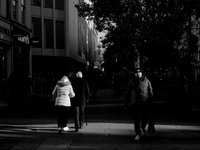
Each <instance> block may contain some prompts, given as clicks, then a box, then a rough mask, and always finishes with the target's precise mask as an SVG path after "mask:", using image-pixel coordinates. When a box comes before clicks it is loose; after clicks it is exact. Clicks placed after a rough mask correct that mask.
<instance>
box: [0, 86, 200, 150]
mask: <svg viewBox="0 0 200 150" xmlns="http://www.w3.org/2000/svg"><path fill="white" fill-rule="evenodd" d="M112 93H113V92H112V90H111V89H101V90H99V91H98V94H97V97H96V99H91V100H90V102H89V103H88V106H87V120H88V121H87V126H86V127H85V128H84V129H81V130H80V132H78V133H76V132H74V124H73V117H72V115H71V113H70V116H69V124H68V126H69V127H70V129H69V131H65V132H63V133H62V134H58V133H57V128H56V127H57V125H56V116H55V112H54V107H53V105H52V104H51V103H40V104H39V103H32V104H19V105H16V104H11V105H7V106H5V105H4V106H1V107H0V149H1V150H49V149H53V150H62V149H63V150H199V149H200V110H199V109H198V108H195V107H188V106H185V105H182V104H179V103H175V102H173V101H172V100H169V99H168V98H167V97H165V96H163V95H162V94H160V93H156V96H155V101H154V113H155V116H156V125H155V127H156V133H153V134H149V133H147V135H146V136H142V138H141V140H140V141H134V136H135V133H134V130H133V129H134V126H133V123H132V117H131V116H130V114H129V113H128V112H126V111H124V109H123V95H119V96H113V95H112ZM40 100H41V101H42V100H43V99H39V98H38V99H37V101H40Z"/></svg>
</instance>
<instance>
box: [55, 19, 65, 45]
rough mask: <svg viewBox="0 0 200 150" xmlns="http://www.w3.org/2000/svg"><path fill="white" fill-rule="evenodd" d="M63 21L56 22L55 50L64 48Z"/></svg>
mask: <svg viewBox="0 0 200 150" xmlns="http://www.w3.org/2000/svg"><path fill="white" fill-rule="evenodd" d="M64 33H65V32H64V21H56V48H57V49H64V48H65V34H64Z"/></svg>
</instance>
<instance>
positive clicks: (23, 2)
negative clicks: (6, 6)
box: [21, 0, 26, 24]
mask: <svg viewBox="0 0 200 150" xmlns="http://www.w3.org/2000/svg"><path fill="white" fill-rule="evenodd" d="M25 10H26V7H25V1H24V0H21V20H22V23H23V24H25Z"/></svg>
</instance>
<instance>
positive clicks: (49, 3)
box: [44, 0, 53, 8]
mask: <svg viewBox="0 0 200 150" xmlns="http://www.w3.org/2000/svg"><path fill="white" fill-rule="evenodd" d="M44 7H46V8H53V0H44Z"/></svg>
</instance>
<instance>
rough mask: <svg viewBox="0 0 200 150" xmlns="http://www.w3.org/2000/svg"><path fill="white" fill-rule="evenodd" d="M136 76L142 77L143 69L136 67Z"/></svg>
mask: <svg viewBox="0 0 200 150" xmlns="http://www.w3.org/2000/svg"><path fill="white" fill-rule="evenodd" d="M134 74H135V77H136V78H141V77H142V70H141V69H140V68H136V69H135V71H134Z"/></svg>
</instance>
